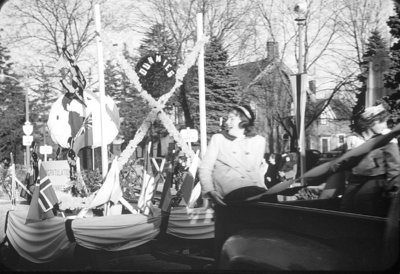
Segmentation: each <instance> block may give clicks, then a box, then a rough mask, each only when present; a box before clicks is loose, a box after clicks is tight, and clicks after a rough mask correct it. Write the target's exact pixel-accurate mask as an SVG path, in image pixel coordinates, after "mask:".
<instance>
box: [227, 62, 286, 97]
mask: <svg viewBox="0 0 400 274" xmlns="http://www.w3.org/2000/svg"><path fill="white" fill-rule="evenodd" d="M274 70H275V71H280V72H283V73H284V74H286V75H287V76H288V75H290V74H293V73H292V71H291V70H290V69H289V67H288V66H286V65H285V64H284V63H283V62H281V61H280V60H279V59H275V58H274V59H271V58H266V59H262V60H260V61H256V62H249V63H245V64H240V65H236V66H233V74H234V75H235V76H236V77H238V79H239V81H240V85H241V86H242V87H243V88H244V90H245V91H247V89H248V88H249V87H251V86H252V85H253V84H256V83H258V82H259V81H261V80H262V79H265V78H266V77H268V75H271V74H272V72H273V71H274Z"/></svg>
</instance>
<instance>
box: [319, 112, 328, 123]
mask: <svg viewBox="0 0 400 274" xmlns="http://www.w3.org/2000/svg"><path fill="white" fill-rule="evenodd" d="M320 121H321V125H326V124H327V121H328V118H327V117H326V114H325V113H324V112H323V113H321V116H320Z"/></svg>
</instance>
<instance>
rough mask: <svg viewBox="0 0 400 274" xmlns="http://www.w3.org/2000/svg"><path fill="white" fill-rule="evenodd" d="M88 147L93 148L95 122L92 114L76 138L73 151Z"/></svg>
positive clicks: (77, 151)
mask: <svg viewBox="0 0 400 274" xmlns="http://www.w3.org/2000/svg"><path fill="white" fill-rule="evenodd" d="M88 146H93V120H92V113H90V114H89V116H88V117H87V118H86V119H85V120H84V121H83V123H82V126H81V128H80V129H79V131H78V132H77V133H76V135H75V137H74V143H73V150H74V151H75V152H76V153H77V154H78V153H79V151H80V150H81V149H82V148H84V147H88Z"/></svg>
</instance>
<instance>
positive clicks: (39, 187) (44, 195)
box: [25, 165, 58, 224]
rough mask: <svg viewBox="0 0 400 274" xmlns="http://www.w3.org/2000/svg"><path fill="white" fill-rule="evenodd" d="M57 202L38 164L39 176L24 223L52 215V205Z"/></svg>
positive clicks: (51, 187) (41, 167) (46, 177)
mask: <svg viewBox="0 0 400 274" xmlns="http://www.w3.org/2000/svg"><path fill="white" fill-rule="evenodd" d="M57 203H58V199H57V195H56V193H55V191H54V189H53V186H52V184H51V181H50V179H49V177H48V176H47V174H46V171H45V169H44V168H43V166H42V165H40V171H39V177H38V179H37V181H36V185H35V189H34V191H33V194H32V200H31V204H30V206H29V211H28V215H27V217H26V221H25V223H26V224H27V223H32V222H38V221H41V220H44V219H49V218H52V217H54V213H53V211H52V210H51V209H53V207H54V205H55V204H57Z"/></svg>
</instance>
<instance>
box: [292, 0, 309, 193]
mask: <svg viewBox="0 0 400 274" xmlns="http://www.w3.org/2000/svg"><path fill="white" fill-rule="evenodd" d="M294 12H295V13H296V14H297V18H296V19H295V21H296V22H297V26H298V47H299V56H298V62H297V69H298V72H297V75H296V85H295V93H296V96H295V98H296V102H295V104H296V128H297V136H298V147H299V152H300V159H299V160H300V161H299V164H300V176H301V177H303V174H304V173H305V172H306V142H305V125H304V122H305V121H304V120H305V107H306V104H305V101H306V94H305V92H306V89H305V82H306V80H305V79H306V77H305V75H304V74H303V73H304V70H303V68H304V62H303V28H304V25H305V21H306V12H307V3H306V2H304V1H303V2H300V3H298V4H296V5H295V7H294ZM301 185H304V180H303V179H302V181H301Z"/></svg>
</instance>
